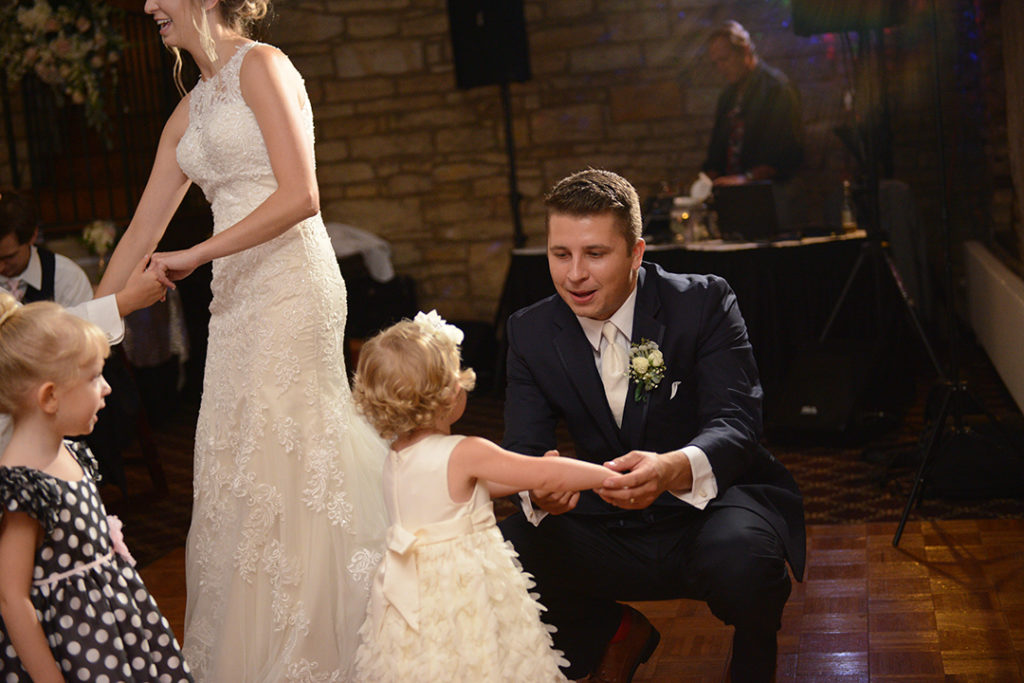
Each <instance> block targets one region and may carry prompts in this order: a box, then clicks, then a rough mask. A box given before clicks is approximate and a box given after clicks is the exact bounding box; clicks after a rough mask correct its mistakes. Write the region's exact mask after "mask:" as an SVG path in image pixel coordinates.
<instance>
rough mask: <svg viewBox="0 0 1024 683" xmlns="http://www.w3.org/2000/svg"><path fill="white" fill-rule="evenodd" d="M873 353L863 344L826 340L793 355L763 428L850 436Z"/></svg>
mask: <svg viewBox="0 0 1024 683" xmlns="http://www.w3.org/2000/svg"><path fill="white" fill-rule="evenodd" d="M874 356H875V354H874V352H873V351H872V350H871V349H869V348H868V347H867V345H865V344H861V343H855V342H843V341H835V342H833V341H829V342H826V343H825V344H821V345H818V346H814V347H811V348H807V349H804V350H803V351H801V352H800V353H799V354H798V355H797V357H796V358H795V359H794V360H793V362H792V365H791V366H790V369H789V372H788V373H787V375H786V377H785V378H784V380H783V383H782V386H781V387H780V390H779V391H778V393H777V394H776V395H775V396H769V397H768V399H769V401H768V406H767V427H768V429H769V431H770V432H772V433H773V434H774V435H775V436H795V435H798V434H806V435H814V434H817V435H825V434H831V435H834V436H842V435H848V434H849V432H850V430H851V429H854V428H855V427H856V426H857V424H858V411H859V410H860V409H862V407H863V397H864V392H865V390H866V389H867V387H868V384H869V378H870V375H871V368H872V365H873V364H874Z"/></svg>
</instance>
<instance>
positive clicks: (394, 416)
mask: <svg viewBox="0 0 1024 683" xmlns="http://www.w3.org/2000/svg"><path fill="white" fill-rule="evenodd" d="M475 384H476V373H475V372H473V370H472V369H470V368H465V369H460V359H459V347H458V345H457V344H456V343H455V341H454V340H453V339H451V338H450V337H449V336H447V335H445V334H444V332H442V331H441V330H439V329H435V328H432V327H431V326H430V325H424V324H422V323H418V322H412V321H409V320H403V321H401V322H398V323H395V324H394V325H392V326H391V327H389V328H387V329H385V330H384V331H382V332H380V333H379V334H377V335H376V336H375V337H373V338H372V339H370V340H369V341H367V342H366V344H364V345H363V347H362V348H361V349H360V351H359V362H358V363H357V365H356V374H355V378H354V379H353V389H352V394H353V398H354V400H355V403H356V406H357V407H358V408H359V410H360V411H361V412H362V413H363V414H364V415H365V416H366V418H367V419H368V420H369V421H370V423H371V424H372V425H373V426H374V428H376V429H377V431H378V432H380V435H381V436H382V437H384V439H386V440H388V441H392V440H394V439H396V438H397V437H399V436H402V435H404V434H408V433H409V432H412V431H413V430H415V429H418V428H421V427H427V426H429V425H432V424H433V423H434V422H435V421H436V420H437V419H438V418H439V417H441V416H442V415H444V414H445V412H446V411H448V410H451V407H452V402H453V401H454V400H455V397H456V395H457V394H458V391H459V389H460V388H461V389H465V390H466V391H469V390H471V389H472V388H473V386H474V385H475Z"/></svg>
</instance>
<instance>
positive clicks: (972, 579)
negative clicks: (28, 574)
mask: <svg viewBox="0 0 1024 683" xmlns="http://www.w3.org/2000/svg"><path fill="white" fill-rule="evenodd" d="M895 530H896V525H895V523H870V524H844V525H811V526H809V527H808V558H807V559H808V567H807V577H806V580H805V581H804V582H803V583H794V585H793V593H792V596H791V597H790V599H789V602H788V603H787V605H786V611H785V613H784V615H783V624H782V631H781V632H780V634H779V658H778V672H777V678H778V681H779V682H780V683H782V682H784V681H785V682H791V683H812V682H813V683H855V682H857V683H859V682H862V681H872V682H875V681H877V682H880V683H881V682H890V681H891V682H893V683H896V682H899V683H910V682H915V683H916V682H925V681H935V682H938V681H942V682H946V683H959V682H961V681H963V682H965V683H967V682H970V683H975V682H1004V681H1005V682H1007V683H1009V682H1013V681H1024V520H1021V519H998V520H991V519H985V520H943V521H927V520H925V521H921V520H916V519H915V520H913V521H911V522H910V523H908V525H907V528H906V529H905V531H904V534H903V538H902V539H901V541H900V546H899V547H898V548H893V547H892V537H893V534H894V532H895ZM184 561H185V552H184V549H177V550H174V551H173V552H171V553H169V554H168V555H166V556H164V557H163V558H161V559H160V560H158V561H157V562H154V563H153V564H151V565H149V566H147V567H146V568H145V569H143V571H142V574H143V578H144V580H145V582H146V585H147V586H148V587H149V589H150V592H152V593H153V595H154V596H155V597H156V599H157V602H158V603H159V604H160V607H161V609H162V610H163V612H164V614H165V615H167V617H168V619H170V621H171V623H172V625H173V626H174V629H175V631H176V632H177V633H178V634H179V637H180V635H181V633H182V624H183V621H184V614H185V579H184ZM634 605H635V606H636V607H637V608H639V609H640V610H641V611H643V612H644V613H645V614H646V615H647V616H648V618H650V620H651V621H652V622H653V623H654V625H655V626H656V627H657V628H658V629H659V630H660V631H661V634H662V640H661V645H660V646H659V647H658V650H657V651H656V652H655V654H654V656H653V657H652V658H651V660H650V661H649V662H648V663H647V664H645V665H643V666H642V667H640V669H639V670H638V671H637V674H636V676H635V678H634V681H635V683H670V682H671V683H677V682H678V683H682V682H689V681H692V682H695V683H696V682H700V683H703V682H716V681H721V680H722V678H723V676H724V673H725V668H726V662H727V660H728V657H729V649H730V641H731V637H732V635H731V629H730V628H729V627H727V626H724V625H722V624H721V623H719V622H718V621H717V620H716V619H715V618H714V617H713V616H712V615H711V613H710V612H709V611H708V609H707V607H706V606H705V605H704V604H703V603H698V602H693V601H688V600H673V601H665V602H645V603H634Z"/></svg>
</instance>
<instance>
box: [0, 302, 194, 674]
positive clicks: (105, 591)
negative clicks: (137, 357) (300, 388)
mask: <svg viewBox="0 0 1024 683" xmlns="http://www.w3.org/2000/svg"><path fill="white" fill-rule="evenodd" d="M108 352H109V348H108V346H107V342H106V339H105V338H104V336H103V333H102V332H101V331H100V329H99V328H98V327H96V326H95V325H92V324H91V323H88V322H85V321H84V320H81V319H80V318H76V317H75V316H73V315H71V314H70V313H67V312H66V311H64V309H62V308H61V307H60V306H58V305H57V304H53V303H48V302H47V303H34V304H29V305H27V306H24V307H22V306H19V305H18V304H17V303H16V302H15V301H14V299H13V297H11V296H10V295H8V294H7V293H6V292H0V377H3V381H2V382H0V412H7V413H10V414H11V415H12V416H13V418H14V432H13V434H12V437H11V441H10V443H9V444H8V446H7V448H6V449H4V451H3V453H2V454H0V683H12V682H14V681H30V680H31V681H35V683H42V682H44V681H45V682H47V683H48V682H50V681H61V682H63V681H94V682H95V683H113V682H114V681H161V682H164V681H166V682H167V683H179V682H180V681H192V676H191V674H190V673H189V668H188V665H187V664H186V663H185V661H184V660H183V658H182V656H181V650H180V648H179V647H178V643H177V642H176V641H175V639H174V633H173V632H172V631H171V628H170V626H169V624H168V623H167V620H166V619H164V617H163V615H161V614H160V610H159V609H158V608H157V606H156V603H155V602H154V601H153V598H152V597H150V595H149V593H148V592H147V591H146V587H145V586H144V585H143V584H142V580H141V579H140V578H139V575H138V573H137V572H136V571H135V569H134V568H133V565H134V561H133V560H132V559H131V556H130V555H129V554H128V551H127V548H125V547H124V543H123V541H122V539H121V535H120V523H119V522H118V521H117V519H116V518H108V517H107V514H106V511H105V510H104V509H103V504H102V503H101V502H100V498H99V493H98V492H97V489H96V462H95V461H94V460H93V458H92V455H91V454H90V453H89V451H88V450H87V449H85V447H83V446H79V445H77V444H74V443H72V442H70V441H65V440H64V437H65V436H66V435H81V434H88V433H89V432H91V431H92V428H93V425H95V423H96V413H97V412H98V411H99V410H100V408H102V407H103V397H104V396H106V395H107V394H109V393H110V387H109V386H107V383H106V382H105V381H104V380H103V375H102V374H101V371H102V369H103V359H104V358H105V357H106V356H107V354H108Z"/></svg>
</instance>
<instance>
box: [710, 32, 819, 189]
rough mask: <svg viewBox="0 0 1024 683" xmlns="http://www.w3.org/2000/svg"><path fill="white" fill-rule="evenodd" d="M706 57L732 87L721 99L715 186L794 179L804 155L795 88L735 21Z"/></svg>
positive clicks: (713, 40) (714, 144)
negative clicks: (764, 56) (769, 63)
mask: <svg viewBox="0 0 1024 683" xmlns="http://www.w3.org/2000/svg"><path fill="white" fill-rule="evenodd" d="M707 51H708V57H709V58H710V59H711V62H712V63H713V64H714V66H715V69H716V70H717V71H718V73H719V74H720V75H721V76H722V78H724V79H725V80H726V81H727V82H728V85H727V86H726V88H725V90H723V91H722V93H721V94H720V95H719V97H718V105H717V107H716V108H715V125H714V128H713V129H712V131H711V142H710V143H709V144H708V155H707V159H706V160H705V162H704V166H703V170H704V172H705V173H707V174H708V176H710V177H711V179H712V180H713V181H714V182H715V184H716V185H740V184H743V183H747V182H750V181H753V180H777V181H785V180H787V179H789V178H790V177H791V176H792V175H793V174H794V173H795V172H796V170H797V169H798V168H799V167H800V165H801V164H802V163H803V154H804V152H803V133H802V122H801V113H800V96H799V94H798V93H797V91H796V88H794V87H793V85H792V84H791V83H790V82H789V79H788V78H786V76H785V74H783V73H782V72H781V71H779V70H778V69H773V68H772V67H770V66H768V65H767V64H765V63H764V62H763V61H761V60H760V59H759V58H758V56H757V50H756V49H755V47H754V43H753V42H752V41H751V40H750V34H749V33H747V31H746V29H744V28H743V27H742V26H741V25H740V24H738V23H736V22H735V21H727V22H725V24H723V25H722V27H720V28H718V29H716V30H715V31H714V32H712V33H711V36H710V37H709V38H708V42H707Z"/></svg>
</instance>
